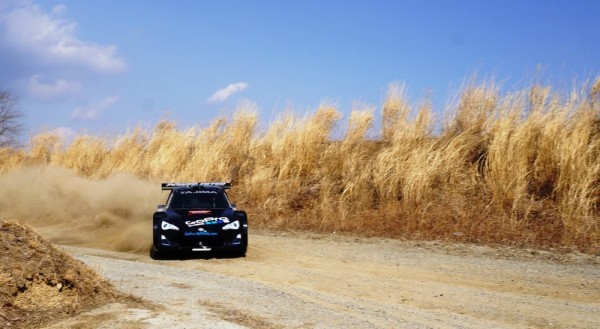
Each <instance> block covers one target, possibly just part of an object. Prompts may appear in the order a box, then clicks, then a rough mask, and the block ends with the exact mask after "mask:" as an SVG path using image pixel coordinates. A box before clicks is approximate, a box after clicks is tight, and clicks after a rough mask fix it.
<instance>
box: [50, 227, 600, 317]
mask: <svg viewBox="0 0 600 329" xmlns="http://www.w3.org/2000/svg"><path fill="white" fill-rule="evenodd" d="M250 239H251V240H250V248H249V252H248V255H247V257H245V258H219V257H213V255H207V254H202V255H200V256H201V257H193V258H185V259H172V260H162V261H155V260H152V259H150V258H149V257H148V255H139V254H131V253H119V252H112V251H105V250H99V249H89V248H79V247H67V246H65V247H64V249H65V250H66V251H68V252H69V253H71V254H72V255H74V256H75V257H76V258H78V259H80V260H82V261H83V262H85V263H86V264H88V265H89V266H91V267H92V268H93V269H95V270H97V271H98V272H100V274H102V275H104V276H105V277H107V278H108V279H109V280H110V281H112V282H113V284H114V285H115V286H116V287H117V288H118V289H120V290H121V291H123V292H126V293H130V294H133V295H135V296H139V297H141V298H143V299H145V300H147V301H148V303H147V304H148V307H147V308H140V307H137V308H134V307H132V306H127V305H121V304H110V305H107V306H105V307H103V308H100V309H96V310H94V311H92V312H88V313H84V314H82V315H79V316H77V317H74V318H71V319H69V320H67V321H62V322H60V323H56V324H54V325H53V326H51V327H49V328H62V327H78V328H164V327H171V328H247V327H250V328H531V327H533V328H600V256H598V255H596V256H594V255H584V254H572V253H571V254H562V253H558V252H548V251H533V250H517V249H507V248H500V249H498V248H490V247H480V246H465V245H455V244H441V243H433V242H432V243H416V242H402V241H396V240H389V239H374V238H351V237H340V236H337V235H335V234H331V235H312V234H307V233H294V232H286V233H273V232H251V236H250Z"/></svg>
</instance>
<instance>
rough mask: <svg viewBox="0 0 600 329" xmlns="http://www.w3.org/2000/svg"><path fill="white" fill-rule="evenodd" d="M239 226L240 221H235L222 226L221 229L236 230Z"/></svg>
mask: <svg viewBox="0 0 600 329" xmlns="http://www.w3.org/2000/svg"><path fill="white" fill-rule="evenodd" d="M239 228H240V222H239V221H237V220H236V221H235V222H231V223H229V224H227V225H225V226H223V230H237V229H239Z"/></svg>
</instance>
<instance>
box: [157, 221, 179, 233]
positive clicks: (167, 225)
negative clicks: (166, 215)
mask: <svg viewBox="0 0 600 329" xmlns="http://www.w3.org/2000/svg"><path fill="white" fill-rule="evenodd" d="M160 228H162V229H163V231H167V230H175V231H179V227H177V226H175V225H173V224H171V223H167V222H165V221H163V222H162V223H161V224H160Z"/></svg>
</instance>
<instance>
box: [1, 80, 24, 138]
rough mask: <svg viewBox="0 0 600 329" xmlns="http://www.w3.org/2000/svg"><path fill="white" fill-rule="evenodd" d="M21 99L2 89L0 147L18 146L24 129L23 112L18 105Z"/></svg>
mask: <svg viewBox="0 0 600 329" xmlns="http://www.w3.org/2000/svg"><path fill="white" fill-rule="evenodd" d="M18 102H19V100H18V99H17V98H16V97H13V96H12V95H11V94H10V93H9V92H7V91H3V90H0V147H16V146H18V144H19V143H18V140H17V137H18V135H19V134H20V133H21V132H22V131H23V123H22V121H21V120H22V118H23V113H22V112H21V111H20V110H19V108H18V107H17V105H18Z"/></svg>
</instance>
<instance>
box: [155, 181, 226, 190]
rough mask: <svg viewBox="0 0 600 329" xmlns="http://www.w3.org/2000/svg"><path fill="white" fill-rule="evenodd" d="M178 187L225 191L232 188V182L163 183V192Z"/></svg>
mask: <svg viewBox="0 0 600 329" xmlns="http://www.w3.org/2000/svg"><path fill="white" fill-rule="evenodd" d="M177 187H200V188H202V187H220V188H222V189H224V190H227V189H230V188H231V182H190V183H162V184H161V188H162V190H163V191H164V190H173V189H175V188H177Z"/></svg>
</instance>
